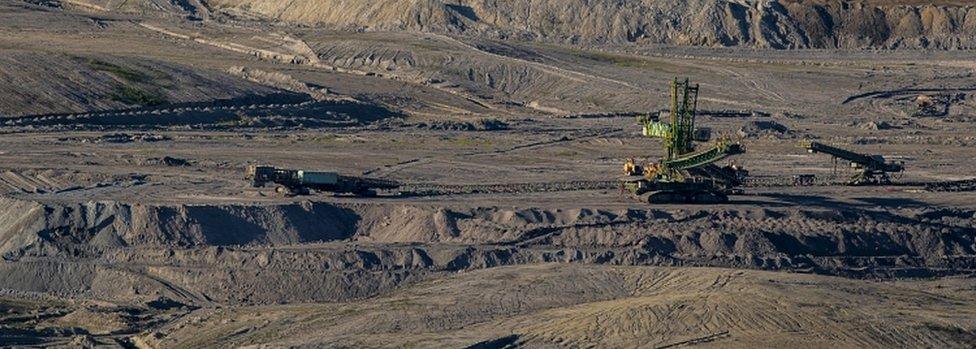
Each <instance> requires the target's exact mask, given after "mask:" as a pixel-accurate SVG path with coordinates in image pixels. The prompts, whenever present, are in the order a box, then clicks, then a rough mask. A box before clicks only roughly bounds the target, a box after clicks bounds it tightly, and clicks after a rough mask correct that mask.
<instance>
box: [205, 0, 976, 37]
mask: <svg viewBox="0 0 976 349" xmlns="http://www.w3.org/2000/svg"><path fill="white" fill-rule="evenodd" d="M209 3H210V4H211V5H212V7H213V8H215V9H217V10H218V11H225V12H229V13H237V14H241V13H247V14H250V15H258V16H261V17H265V18H270V19H274V20H281V21H288V22H297V23H312V24H320V25H327V26H333V27H337V28H341V29H350V30H383V31H388V30H419V31H431V32H443V33H459V34H465V35H474V36H482V37H490V38H500V39H520V40H543V41H554V42H563V43H576V44H606V43H635V44H670V45H695V46H746V47H770V48H779V49H787V48H946V49H962V48H973V47H976V6H974V5H973V4H965V2H954V1H944V0H939V1H914V0H906V1H868V0H861V1H846V0H738V1H730V0H691V1H686V0H658V1H647V0H643V1H642V0H631V1H619V0H598V1H583V0H569V1H566V0H519V1H493V0H459V1H444V0H413V1H399V0H381V1H338V0H325V1H323V0H297V1H289V2H281V1H268V0H244V1H238V0H234V1H227V0H214V1H210V2H209Z"/></svg>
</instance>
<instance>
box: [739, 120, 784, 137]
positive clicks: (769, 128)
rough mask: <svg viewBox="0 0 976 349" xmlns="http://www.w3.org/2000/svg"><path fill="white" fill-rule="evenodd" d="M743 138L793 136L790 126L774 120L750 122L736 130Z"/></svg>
mask: <svg viewBox="0 0 976 349" xmlns="http://www.w3.org/2000/svg"><path fill="white" fill-rule="evenodd" d="M736 133H737V134H738V135H739V136H740V137H743V138H786V137H791V136H793V131H792V130H790V128H789V127H786V125H783V124H781V123H778V122H776V121H772V120H758V121H752V122H749V123H747V124H745V125H743V126H742V127H740V128H739V130H738V131H737V132H736Z"/></svg>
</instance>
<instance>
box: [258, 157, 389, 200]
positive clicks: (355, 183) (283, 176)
mask: <svg viewBox="0 0 976 349" xmlns="http://www.w3.org/2000/svg"><path fill="white" fill-rule="evenodd" d="M244 178H245V179H246V180H249V181H251V185H252V186H253V187H255V188H261V187H265V186H267V185H276V186H277V190H278V191H279V192H287V193H288V194H291V195H308V194H310V193H311V192H312V191H319V192H331V193H334V194H352V195H356V196H363V197H369V196H376V194H377V190H392V189H397V188H399V187H400V183H398V182H396V181H391V180H386V179H378V178H365V177H352V176H343V175H340V174H339V173H337V172H325V171H307V170H288V169H280V168H275V167H273V166H257V165H251V166H248V167H247V170H246V172H245V175H244Z"/></svg>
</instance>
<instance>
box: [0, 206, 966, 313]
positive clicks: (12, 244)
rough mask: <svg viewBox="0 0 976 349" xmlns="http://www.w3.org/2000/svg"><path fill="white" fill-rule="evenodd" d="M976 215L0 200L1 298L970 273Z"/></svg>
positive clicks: (195, 296)
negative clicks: (668, 273) (689, 271)
mask: <svg viewBox="0 0 976 349" xmlns="http://www.w3.org/2000/svg"><path fill="white" fill-rule="evenodd" d="M974 213H976V212H973V211H957V210H945V209H929V208H917V209H904V210H901V211H892V210H881V209H877V210H874V209H870V208H864V209H854V208H852V209H845V210H837V209H828V208H823V209H818V208H803V209H800V208H779V209H750V210H735V209H729V208H721V207H716V208H703V209H687V208H675V209H656V208H655V209H614V210H601V209H552V208H520V209H512V208H500V207H473V208H444V207H438V206H432V205H419V204H407V203H377V204H339V203H328V202H302V203H291V204H277V205H249V204H240V205H231V204H214V205H143V204H128V203H119V202H89V203H79V204H40V203H34V202H27V201H20V200H13V199H0V258H2V259H0V285H3V286H2V287H0V288H4V289H12V290H19V291H39V292H52V293H56V294H62V295H67V296H78V297H94V298H102V299H130V300H142V301H146V300H151V299H154V298H156V297H167V298H172V299H178V300H180V301H183V302H190V303H208V302H220V303H275V302H303V301H334V300H344V299H350V298H361V297H368V296H372V295H375V294H376V293H378V292H383V291H386V290H390V289H393V288H395V287H397V286H398V285H401V284H402V283H404V282H410V281H414V280H421V279H423V278H425V277H427V276H429V275H432V274H440V273H452V272H458V271H464V270H471V269H480V268H487V267H494V266H500V265H512V264H526V263H542V262H574V263H598V264H614V265H708V266H724V267H737V268H760V269H769V270H784V269H785V270H798V271H810V272H817V273H824V274H835V275H850V276H879V275H938V274H952V273H967V272H971V271H972V270H974V269H976V259H974V258H972V256H973V255H976V218H974ZM295 285H301V286H300V287H299V289H298V290H296V289H295V288H296V286H295Z"/></svg>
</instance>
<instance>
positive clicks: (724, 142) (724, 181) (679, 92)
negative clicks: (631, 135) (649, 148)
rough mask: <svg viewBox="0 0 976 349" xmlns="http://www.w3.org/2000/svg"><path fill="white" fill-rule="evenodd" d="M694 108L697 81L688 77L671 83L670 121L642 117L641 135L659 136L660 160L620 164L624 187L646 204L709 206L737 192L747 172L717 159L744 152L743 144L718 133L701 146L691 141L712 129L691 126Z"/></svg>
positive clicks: (706, 136) (707, 135)
mask: <svg viewBox="0 0 976 349" xmlns="http://www.w3.org/2000/svg"><path fill="white" fill-rule="evenodd" d="M697 108H698V85H697V84H696V85H694V86H692V85H691V84H690V83H689V81H688V80H687V79H685V80H684V81H679V80H678V79H675V80H674V81H672V82H671V112H670V116H669V120H667V121H666V122H662V121H660V120H656V119H660V117H657V118H652V117H650V116H642V117H639V118H638V121H639V122H640V124H641V125H642V126H643V135H644V136H646V137H653V138H660V139H661V140H662V141H663V143H664V150H665V154H664V158H662V159H661V160H660V161H658V162H656V163H651V164H646V165H638V164H637V163H636V162H635V161H634V160H630V161H628V162H627V163H626V164H624V174H625V177H624V178H623V179H622V182H623V187H624V189H626V190H627V191H629V192H631V193H632V194H633V195H634V196H636V197H637V198H638V199H639V200H641V201H644V202H648V203H692V204H695V203H697V204H711V203H722V202H727V201H728V194H730V193H733V192H735V191H737V189H736V186H738V185H740V184H741V181H742V179H743V177H744V176H745V174H746V172H745V171H744V170H742V169H739V168H737V167H736V166H734V165H728V166H725V167H719V166H716V165H715V163H716V162H718V161H720V160H722V159H725V158H727V157H729V156H732V155H736V154H741V153H743V152H744V149H743V148H742V145H741V144H739V143H738V142H735V141H733V140H731V139H730V138H729V137H719V138H718V139H716V140H715V141H714V142H712V143H711V144H710V145H709V146H708V147H706V148H704V149H696V146H695V142H696V141H699V142H707V141H709V138H711V137H710V136H711V135H710V133H711V132H709V131H710V130H708V129H704V128H700V129H696V128H695V126H696V125H695V113H696V111H697Z"/></svg>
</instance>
